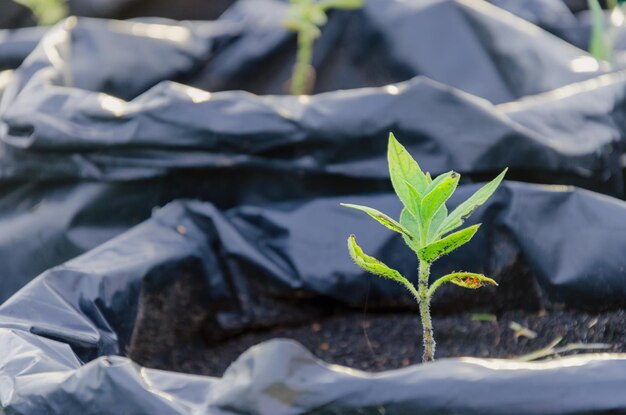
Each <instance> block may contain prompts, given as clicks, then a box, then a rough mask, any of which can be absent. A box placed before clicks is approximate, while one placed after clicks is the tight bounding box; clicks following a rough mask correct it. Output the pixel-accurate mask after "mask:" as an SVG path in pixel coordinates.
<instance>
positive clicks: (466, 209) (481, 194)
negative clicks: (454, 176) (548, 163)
mask: <svg viewBox="0 0 626 415" xmlns="http://www.w3.org/2000/svg"><path fill="white" fill-rule="evenodd" d="M508 170H509V169H508V168H506V169H504V171H503V172H502V173H500V174H499V175H498V177H496V178H495V179H493V180H492V181H490V182H489V183H487V184H486V185H484V186H483V187H481V188H480V189H479V190H478V191H477V192H476V193H474V194H473V195H472V196H470V198H469V199H467V200H466V201H465V202H463V203H461V204H460V205H459V206H458V207H457V208H456V209H454V210H453V211H452V213H450V214H449V215H448V217H447V218H446V220H445V221H444V222H443V224H442V225H441V229H440V233H439V234H440V235H443V234H445V233H448V232H450V231H453V230H454V229H456V228H458V227H459V226H461V225H462V224H463V222H465V219H467V218H468V217H469V216H470V215H471V214H472V213H473V212H474V211H475V210H476V208H478V207H479V206H481V205H482V204H483V203H485V202H486V201H487V200H488V199H489V198H490V197H491V195H492V194H493V192H495V191H496V189H497V188H498V186H499V185H500V182H502V179H503V178H504V175H505V174H506V172H507V171H508Z"/></svg>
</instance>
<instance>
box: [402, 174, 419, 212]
mask: <svg viewBox="0 0 626 415" xmlns="http://www.w3.org/2000/svg"><path fill="white" fill-rule="evenodd" d="M404 184H405V186H406V189H407V193H408V195H409V200H408V202H409V205H408V206H406V205H405V206H406V207H407V208H408V209H409V211H410V212H411V213H412V214H413V216H415V217H416V218H417V217H419V215H420V207H421V205H422V195H420V194H419V192H418V191H417V189H416V188H415V187H413V185H412V184H411V183H409V182H407V181H405V182H404Z"/></svg>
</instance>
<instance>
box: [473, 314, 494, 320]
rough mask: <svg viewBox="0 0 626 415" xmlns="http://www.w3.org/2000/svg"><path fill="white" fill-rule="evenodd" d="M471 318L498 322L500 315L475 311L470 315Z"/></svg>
mask: <svg viewBox="0 0 626 415" xmlns="http://www.w3.org/2000/svg"><path fill="white" fill-rule="evenodd" d="M470 320H472V321H490V322H496V321H498V316H496V315H495V314H489V313H473V314H471V315H470Z"/></svg>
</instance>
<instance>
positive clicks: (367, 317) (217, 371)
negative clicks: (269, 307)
mask: <svg viewBox="0 0 626 415" xmlns="http://www.w3.org/2000/svg"><path fill="white" fill-rule="evenodd" d="M185 283H186V284H187V285H186V287H187V288H186V291H194V293H193V294H190V295H192V296H193V295H199V294H198V293H201V292H202V290H195V289H194V287H193V285H192V284H191V285H190V284H189V282H188V281H187V282H185ZM178 294H180V293H178ZM178 297H180V295H174V300H173V299H172V297H171V296H168V295H167V294H163V291H161V292H159V293H154V294H148V295H142V301H141V304H140V310H139V315H138V320H137V322H136V325H135V329H134V332H133V336H132V339H131V342H130V345H129V347H128V350H127V355H128V356H129V357H130V358H132V359H133V360H135V361H136V362H138V363H139V364H141V365H143V366H146V367H151V368H158V369H165V370H173V371H178V372H186V373H194V374H202V375H210V376H221V375H222V374H223V372H224V371H225V370H226V368H227V367H228V366H229V365H230V364H231V363H232V362H233V361H235V360H236V359H237V358H238V357H239V355H241V353H243V352H244V351H246V350H247V349H248V348H249V347H251V346H254V345H256V344H258V343H260V342H263V341H266V340H270V339H274V338H290V339H294V340H297V341H299V342H300V343H302V344H303V345H304V346H305V347H307V348H308V349H309V350H310V351H311V352H313V353H314V354H315V355H316V356H318V357H319V358H321V359H322V360H324V361H326V362H329V363H336V364H340V365H344V366H349V367H353V368H357V369H362V370H366V371H382V370H388V369H395V368H400V367H404V366H408V365H411V364H416V363H420V362H421V354H422V344H421V343H422V339H421V325H420V321H419V317H418V315H417V314H416V313H413V312H410V313H409V312H405V313H380V312H373V311H365V312H364V311H363V310H347V309H339V310H334V311H332V312H331V313H330V314H329V315H325V316H317V317H316V318H314V319H309V320H308V321H307V322H306V323H304V324H302V323H300V324H297V323H291V324H283V325H282V326H278V327H274V328H271V329H265V330H260V329H259V330H254V331H247V332H245V333H243V334H239V335H234V334H231V335H230V336H228V337H225V338H221V339H216V338H215V335H214V333H213V332H212V330H211V329H210V326H211V324H210V321H208V320H206V316H205V315H203V313H204V311H203V310H202V307H198V306H197V305H196V307H195V308H194V307H191V308H190V307H189V304H186V302H188V301H187V300H189V298H187V299H186V300H185V301H183V303H180V302H177V301H175V299H176V298H178ZM183 297H184V296H183ZM192 302H193V301H192ZM183 310H184V311H183ZM625 319H626V312H625V311H624V310H618V311H607V312H602V313H590V312H582V311H575V310H567V309H558V308H554V307H553V308H552V309H550V310H541V311H522V310H509V311H503V312H500V313H498V315H495V314H485V315H482V314H470V313H467V314H455V315H446V316H440V315H435V316H434V318H433V324H434V328H435V339H436V342H437V349H436V357H437V358H445V357H454V356H474V357H498V358H509V357H516V356H522V355H525V354H528V353H531V352H535V351H537V350H539V349H541V348H544V347H545V346H547V345H548V344H549V343H551V342H553V341H554V340H555V339H557V338H559V337H562V338H563V340H562V341H561V343H560V344H559V346H566V345H568V344H574V343H586V344H589V343H605V344H608V345H610V346H609V347H608V348H607V349H606V350H604V351H609V352H626V324H624V322H625V321H626V320H625ZM579 352H580V351H579Z"/></svg>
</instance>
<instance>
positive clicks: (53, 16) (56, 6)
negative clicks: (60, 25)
mask: <svg viewBox="0 0 626 415" xmlns="http://www.w3.org/2000/svg"><path fill="white" fill-rule="evenodd" d="M15 1H16V3H20V4H22V5H23V6H26V7H28V8H29V9H30V10H31V11H32V13H33V16H35V19H36V20H37V24H39V25H40V26H49V25H53V24H55V23H56V22H58V21H59V20H61V19H63V18H65V17H67V15H68V13H69V9H68V7H67V4H66V2H65V0H15Z"/></svg>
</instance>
